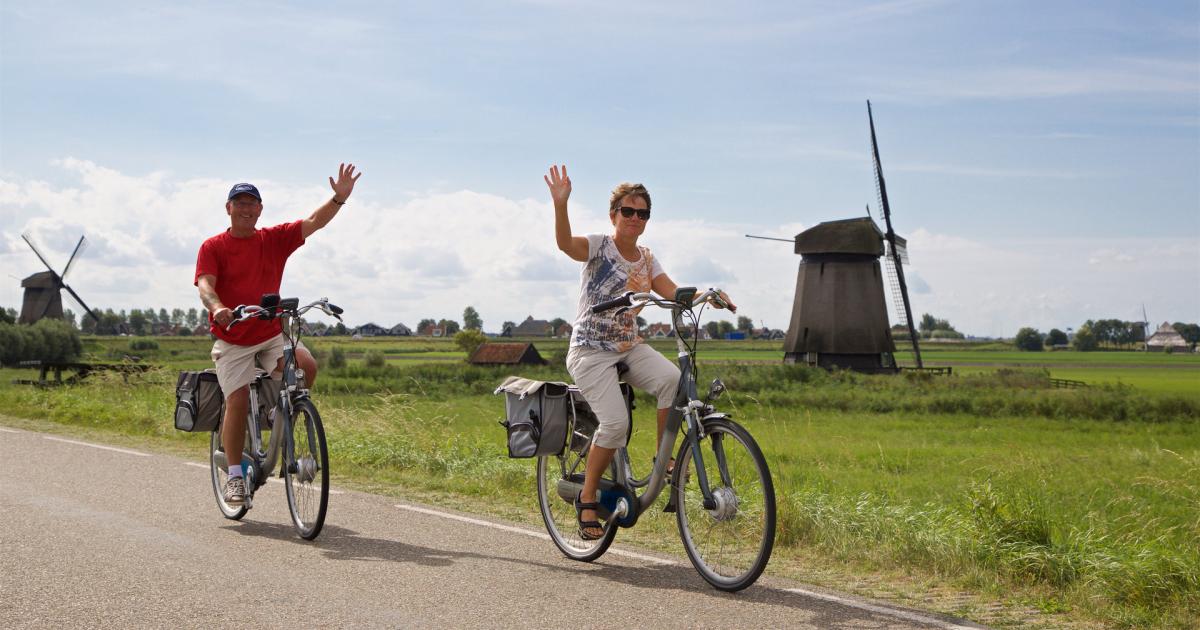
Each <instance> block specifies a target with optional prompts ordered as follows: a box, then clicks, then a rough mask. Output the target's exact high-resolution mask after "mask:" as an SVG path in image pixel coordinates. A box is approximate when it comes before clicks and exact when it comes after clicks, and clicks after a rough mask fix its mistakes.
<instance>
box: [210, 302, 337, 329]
mask: <svg viewBox="0 0 1200 630" xmlns="http://www.w3.org/2000/svg"><path fill="white" fill-rule="evenodd" d="M314 308H315V309H317V310H320V311H321V312H323V313H325V314H326V315H329V316H331V317H334V318H336V319H337V320H338V321H341V320H342V318H341V317H339V315H341V314H342V313H344V312H345V311H344V310H343V309H342V307H340V306H338V305H336V304H330V303H329V298H321V299H319V300H317V301H315V302H313V303H311V304H307V305H305V306H301V307H295V308H284V307H280V306H274V307H271V308H263V307H261V306H258V305H256V304H239V305H237V306H236V307H234V309H233V321H231V322H229V325H228V326H226V327H225V329H226V330H230V329H232V328H233V327H234V326H236V325H237V324H239V323H241V322H244V321H246V320H248V319H252V318H254V317H259V318H262V319H274V318H276V317H279V316H281V315H288V314H292V315H296V316H300V315H303V314H305V313H307V312H308V311H310V310H312V309H314Z"/></svg>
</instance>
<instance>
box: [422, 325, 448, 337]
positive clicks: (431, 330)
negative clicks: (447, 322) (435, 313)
mask: <svg viewBox="0 0 1200 630" xmlns="http://www.w3.org/2000/svg"><path fill="white" fill-rule="evenodd" d="M417 334H418V335H421V336H422V337H444V336H445V335H446V329H445V328H441V327H439V326H438V325H437V324H425V327H424V328H422V329H421V330H418V331H417Z"/></svg>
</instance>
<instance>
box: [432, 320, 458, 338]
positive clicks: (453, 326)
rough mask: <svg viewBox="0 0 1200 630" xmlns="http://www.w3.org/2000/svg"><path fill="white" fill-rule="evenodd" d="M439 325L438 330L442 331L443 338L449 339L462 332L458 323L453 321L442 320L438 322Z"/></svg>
mask: <svg viewBox="0 0 1200 630" xmlns="http://www.w3.org/2000/svg"><path fill="white" fill-rule="evenodd" d="M437 325H438V328H441V329H442V336H443V337H449V336H450V335H453V334H455V333H457V332H458V331H459V330H461V329H460V328H459V326H458V322H456V321H454V320H453V319H443V320H440V321H438V323H437Z"/></svg>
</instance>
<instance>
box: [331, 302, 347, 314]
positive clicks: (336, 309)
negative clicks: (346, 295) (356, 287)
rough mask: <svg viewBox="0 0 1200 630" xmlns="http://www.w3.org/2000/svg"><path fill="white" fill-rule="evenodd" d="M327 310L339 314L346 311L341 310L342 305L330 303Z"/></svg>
mask: <svg viewBox="0 0 1200 630" xmlns="http://www.w3.org/2000/svg"><path fill="white" fill-rule="evenodd" d="M329 310H331V311H333V314H334V315H341V314H342V313H345V312H346V311H344V310H342V307H340V306H338V305H337V304H330V305H329Z"/></svg>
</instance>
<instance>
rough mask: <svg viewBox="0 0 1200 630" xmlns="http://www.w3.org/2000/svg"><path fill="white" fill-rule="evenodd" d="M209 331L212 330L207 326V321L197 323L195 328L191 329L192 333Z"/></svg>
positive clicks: (205, 333)
mask: <svg viewBox="0 0 1200 630" xmlns="http://www.w3.org/2000/svg"><path fill="white" fill-rule="evenodd" d="M210 332H212V329H210V328H209V326H208V323H207V322H206V323H203V324H199V325H197V326H196V327H195V328H193V329H192V334H193V335H207V334H209V333H210Z"/></svg>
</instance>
